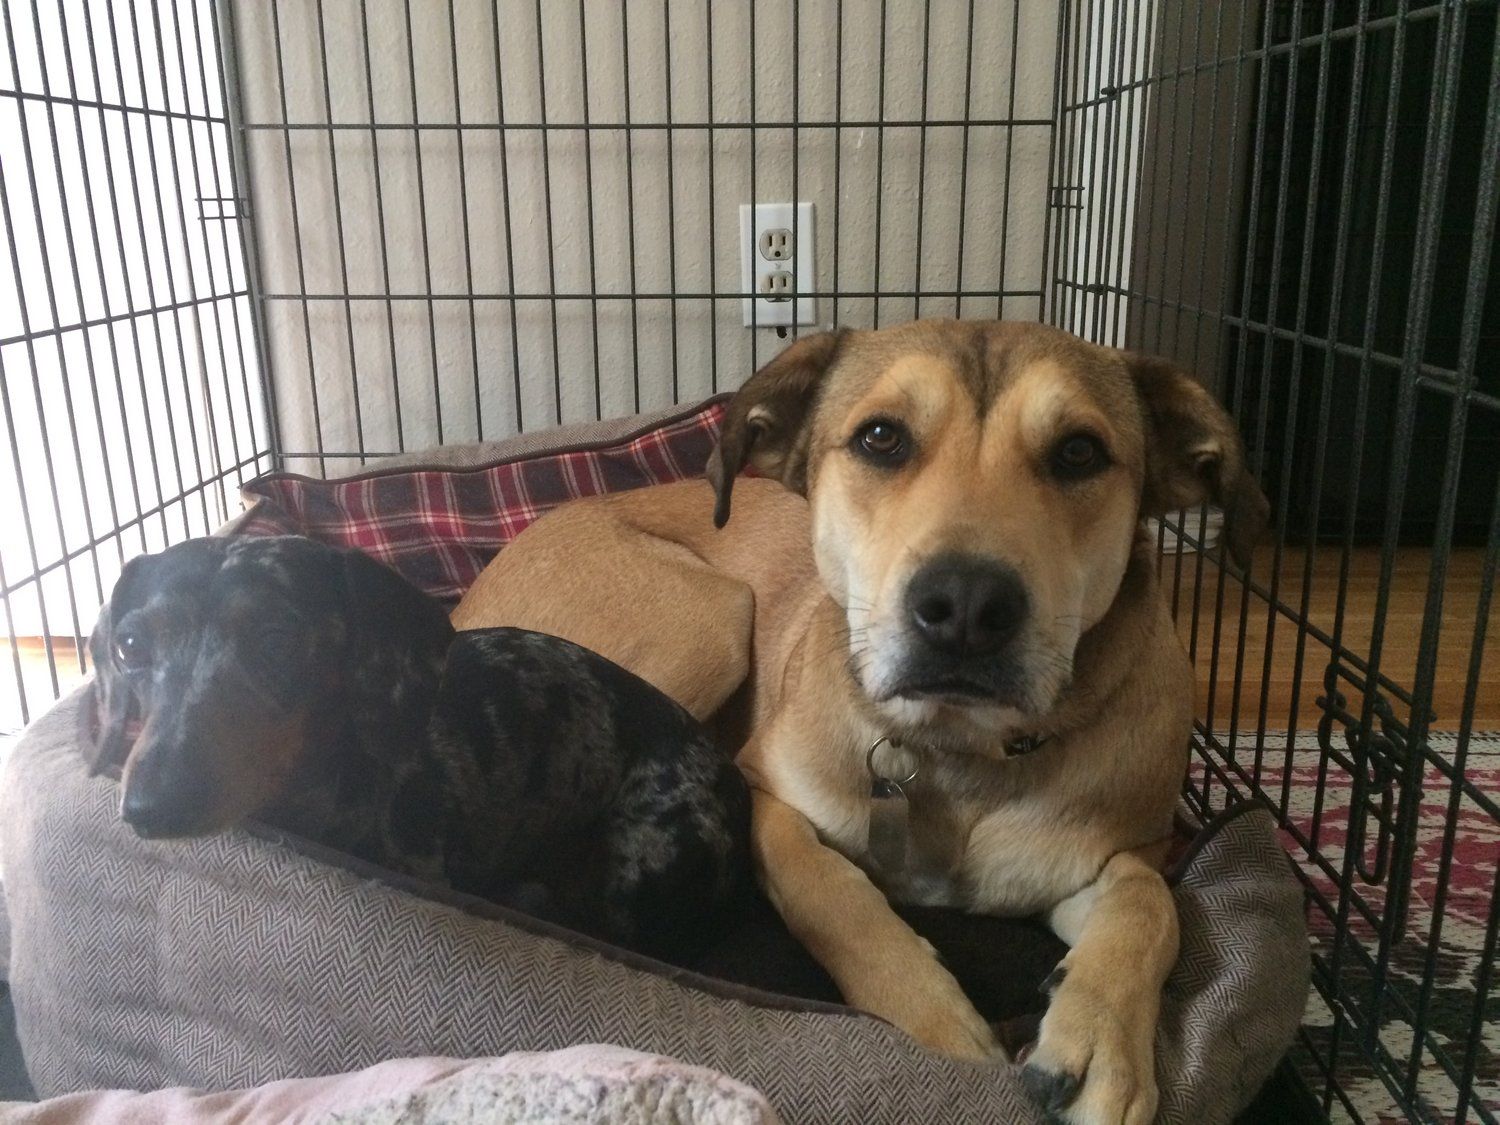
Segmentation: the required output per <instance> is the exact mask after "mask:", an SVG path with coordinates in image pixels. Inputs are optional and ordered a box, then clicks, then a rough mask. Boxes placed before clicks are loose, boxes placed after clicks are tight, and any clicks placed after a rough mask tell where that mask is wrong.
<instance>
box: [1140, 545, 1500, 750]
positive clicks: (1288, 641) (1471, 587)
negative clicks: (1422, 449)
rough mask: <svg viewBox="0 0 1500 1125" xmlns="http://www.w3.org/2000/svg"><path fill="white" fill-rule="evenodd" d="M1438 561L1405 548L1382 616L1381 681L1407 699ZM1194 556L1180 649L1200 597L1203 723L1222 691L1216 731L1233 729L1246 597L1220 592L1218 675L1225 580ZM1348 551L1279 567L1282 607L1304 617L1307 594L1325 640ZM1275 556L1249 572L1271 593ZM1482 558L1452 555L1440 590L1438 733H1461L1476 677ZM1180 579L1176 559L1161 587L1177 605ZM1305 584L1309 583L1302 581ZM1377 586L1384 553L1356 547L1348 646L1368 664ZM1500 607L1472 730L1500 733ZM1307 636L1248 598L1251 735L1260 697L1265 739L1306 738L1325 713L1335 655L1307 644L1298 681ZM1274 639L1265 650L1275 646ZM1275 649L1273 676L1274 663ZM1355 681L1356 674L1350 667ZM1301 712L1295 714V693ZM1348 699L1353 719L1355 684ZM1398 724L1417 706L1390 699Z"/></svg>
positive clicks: (1246, 715)
mask: <svg viewBox="0 0 1500 1125" xmlns="http://www.w3.org/2000/svg"><path fill="white" fill-rule="evenodd" d="M1431 561H1432V560H1431V552H1430V551H1428V550H1426V549H1423V548H1403V549H1401V550H1399V551H1398V552H1397V555H1396V560H1395V566H1394V570H1393V574H1392V582H1391V589H1390V594H1389V597H1388V604H1387V607H1386V616H1385V629H1384V632H1383V640H1382V644H1383V651H1382V653H1381V660H1380V672H1381V674H1382V675H1383V676H1386V677H1388V678H1390V679H1391V680H1393V681H1395V682H1396V683H1397V684H1399V685H1400V686H1402V687H1403V688H1406V689H1408V690H1409V689H1410V688H1411V686H1412V684H1413V682H1414V678H1415V673H1416V668H1417V659H1418V655H1419V651H1420V642H1421V633H1422V623H1423V620H1424V618H1425V616H1426V603H1427V586H1428V581H1429V576H1430V571H1431ZM1196 562H1197V560H1196V556H1194V555H1191V554H1185V555H1183V557H1182V570H1181V580H1180V587H1179V592H1178V606H1179V613H1178V623H1179V633H1180V635H1181V636H1182V638H1183V642H1184V643H1186V644H1191V642H1192V641H1193V640H1194V629H1193V614H1192V605H1193V596H1194V592H1195V590H1196V591H1197V593H1198V595H1199V597H1200V598H1201V602H1200V606H1201V608H1200V611H1199V614H1198V622H1197V629H1196V640H1197V651H1196V664H1197V668H1198V714H1199V716H1200V717H1202V716H1203V715H1204V714H1205V711H1206V708H1207V705H1208V699H1209V691H1210V687H1211V686H1212V685H1213V683H1214V682H1215V681H1217V685H1218V686H1217V690H1216V691H1215V693H1214V694H1215V705H1214V712H1215V713H1214V716H1213V718H1212V722H1213V724H1214V725H1215V726H1216V727H1221V728H1222V727H1227V726H1228V725H1229V706H1230V699H1231V692H1232V690H1233V685H1234V680H1235V669H1236V650H1237V647H1238V646H1239V643H1240V638H1241V629H1240V605H1241V597H1242V593H1243V590H1244V587H1243V585H1242V584H1241V582H1240V581H1239V580H1237V579H1235V578H1233V577H1226V579H1225V582H1224V614H1223V617H1222V626H1221V630H1220V635H1219V641H1218V652H1219V665H1218V668H1217V674H1215V669H1214V667H1213V653H1214V603H1215V598H1216V596H1217V593H1218V584H1219V570H1218V568H1217V567H1216V566H1214V565H1212V564H1211V563H1205V565H1204V566H1203V567H1202V568H1201V569H1202V575H1201V578H1200V577H1199V576H1198V574H1197V570H1198V567H1197V565H1196ZM1341 562H1342V560H1341V557H1340V552H1339V550H1338V549H1337V548H1336V547H1319V548H1317V549H1316V550H1315V551H1314V552H1313V554H1312V560H1311V566H1310V569H1308V568H1307V563H1308V552H1307V550H1306V549H1304V548H1300V547H1299V548H1288V549H1287V550H1286V551H1285V552H1284V553H1283V555H1282V558H1281V565H1280V568H1279V573H1280V585H1279V589H1278V591H1277V596H1278V598H1279V600H1280V601H1281V602H1283V603H1284V604H1286V605H1288V606H1290V607H1292V608H1293V609H1294V610H1296V609H1298V608H1299V607H1300V606H1301V604H1302V601H1303V597H1304V592H1305V595H1306V606H1307V609H1306V615H1307V618H1308V620H1309V621H1310V622H1311V623H1312V624H1313V625H1314V626H1316V627H1317V628H1319V629H1321V630H1322V631H1323V632H1324V633H1325V634H1327V635H1329V636H1332V635H1333V634H1334V630H1335V628H1336V625H1337V619H1338V591H1339V571H1340V567H1341ZM1272 563H1273V551H1272V550H1271V548H1269V547H1262V548H1261V549H1260V550H1259V551H1257V553H1256V556H1255V561H1254V565H1253V567H1252V568H1251V572H1250V573H1251V581H1252V583H1253V584H1255V585H1259V586H1260V587H1262V588H1263V589H1269V587H1270V583H1271V581H1272V576H1273V575H1272ZM1482 572H1483V552H1481V551H1480V550H1478V549H1473V550H1458V551H1455V552H1454V553H1453V554H1452V556H1451V557H1450V559H1449V566H1448V573H1447V576H1446V580H1445V582H1444V585H1443V592H1442V608H1441V615H1440V618H1439V620H1440V622H1441V629H1440V632H1439V636H1438V644H1437V650H1436V658H1435V671H1436V680H1435V684H1434V690H1433V697H1432V711H1433V712H1434V713H1435V715H1436V718H1435V719H1434V720H1433V722H1432V724H1431V725H1432V729H1434V730H1454V729H1457V727H1458V726H1459V722H1460V717H1461V715H1462V712H1463V707H1464V698H1465V694H1466V688H1467V686H1468V681H1469V676H1470V656H1471V653H1472V651H1473V646H1474V641H1475V626H1476V623H1477V614H1478V604H1479V595H1480V586H1481V582H1482V579H1483V573H1482ZM1175 574H1176V559H1175V557H1173V556H1171V555H1168V556H1167V557H1166V558H1164V559H1163V563H1162V585H1163V588H1164V590H1165V593H1166V595H1167V597H1168V598H1171V596H1172V591H1173V582H1174V577H1175ZM1305 576H1306V581H1304V577H1305ZM1379 578H1380V552H1379V551H1378V550H1377V549H1376V548H1373V547H1371V548H1358V549H1356V551H1355V552H1354V553H1353V554H1352V555H1351V556H1350V559H1349V571H1348V594H1347V597H1346V601H1345V612H1344V619H1343V623H1342V634H1341V639H1342V644H1343V647H1344V648H1345V649H1347V650H1349V651H1350V652H1351V653H1352V654H1353V655H1354V656H1356V657H1358V658H1359V659H1361V660H1364V659H1367V658H1368V656H1369V654H1370V647H1371V642H1372V640H1373V634H1374V620H1375V608H1376V591H1377V589H1378V586H1379ZM1497 631H1500V605H1497V604H1495V603H1494V602H1493V601H1492V604H1491V606H1490V609H1489V615H1488V622H1487V632H1488V635H1489V637H1490V638H1491V639H1490V640H1489V643H1488V644H1487V645H1486V646H1485V651H1484V657H1483V660H1482V662H1481V664H1480V667H1479V670H1478V677H1477V679H1476V681H1475V684H1476V688H1477V690H1476V692H1475V695H1474V704H1475V710H1474V729H1476V730H1495V729H1500V656H1497V655H1496V650H1497V649H1500V636H1497V635H1496V634H1497ZM1299 633H1300V630H1299V629H1298V627H1297V623H1296V622H1295V621H1294V620H1292V619H1291V618H1289V617H1287V616H1286V615H1284V614H1276V615H1275V616H1274V617H1273V616H1272V615H1271V614H1269V613H1268V612H1267V604H1266V602H1265V600H1264V599H1262V598H1260V597H1258V596H1256V595H1254V594H1252V595H1251V597H1250V600H1249V610H1248V612H1247V614H1246V616H1245V620H1244V630H1243V636H1244V660H1243V664H1242V665H1241V671H1240V684H1241V688H1240V699H1241V703H1240V722H1239V725H1240V726H1241V728H1245V727H1253V726H1254V725H1255V723H1256V721H1257V715H1258V712H1259V709H1260V706H1261V696H1262V692H1264V694H1265V701H1266V726H1267V727H1268V728H1269V729H1307V728H1310V727H1313V726H1316V724H1317V720H1318V717H1319V714H1320V711H1319V709H1318V707H1317V704H1316V702H1315V701H1316V699H1317V697H1318V696H1320V695H1323V694H1325V688H1324V685H1323V676H1324V671H1325V669H1326V668H1327V666H1328V663H1329V659H1330V656H1331V654H1332V650H1331V649H1330V648H1329V646H1328V645H1327V644H1325V643H1323V642H1321V641H1319V640H1316V639H1315V638H1313V637H1311V636H1309V637H1307V639H1306V640H1305V642H1304V646H1305V651H1304V655H1303V665H1302V668H1301V671H1300V675H1298V674H1297V672H1298V670H1297V665H1296V656H1297V647H1298V638H1299ZM1268 638H1269V645H1268ZM1268 647H1269V650H1270V655H1271V659H1270V665H1269V669H1268V668H1267V665H1266V653H1267V649H1268ZM1351 671H1352V669H1351ZM1299 686H1300V690H1299V691H1297V692H1295V694H1296V695H1297V696H1298V698H1297V699H1296V701H1295V702H1296V708H1297V710H1296V713H1295V715H1294V714H1293V711H1292V708H1293V702H1294V701H1293V695H1294V688H1297V687H1299ZM1341 690H1342V691H1343V693H1344V694H1345V695H1346V696H1348V697H1350V706H1351V707H1352V708H1353V709H1355V710H1357V709H1358V707H1359V700H1358V699H1357V698H1354V692H1353V691H1352V687H1351V685H1350V684H1349V683H1348V682H1347V681H1346V682H1345V683H1344V684H1343V685H1341ZM1391 702H1392V703H1393V705H1395V712H1396V716H1397V718H1399V719H1401V720H1402V721H1405V720H1406V719H1407V718H1408V716H1409V714H1410V708H1408V707H1405V706H1403V705H1401V704H1400V703H1399V702H1398V701H1397V700H1395V699H1394V698H1393V699H1392V700H1391Z"/></svg>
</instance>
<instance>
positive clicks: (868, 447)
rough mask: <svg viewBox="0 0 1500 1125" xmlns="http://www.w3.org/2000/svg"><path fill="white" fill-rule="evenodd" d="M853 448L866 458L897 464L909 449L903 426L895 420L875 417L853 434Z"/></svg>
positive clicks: (909, 444) (909, 445)
mask: <svg viewBox="0 0 1500 1125" xmlns="http://www.w3.org/2000/svg"><path fill="white" fill-rule="evenodd" d="M854 446H855V449H856V450H857V451H858V452H860V453H862V454H864V456H865V458H866V459H867V460H871V461H877V462H880V463H882V464H888V465H889V464H899V463H900V462H902V461H904V460H906V457H907V454H908V453H909V452H910V449H911V442H910V441H909V440H908V437H907V433H906V429H905V427H903V426H901V425H899V424H898V423H896V422H888V421H886V420H884V419H876V420H875V421H873V422H866V423H865V424H864V425H863V426H861V427H860V428H859V431H858V432H857V433H856V434H855V435H854Z"/></svg>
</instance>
